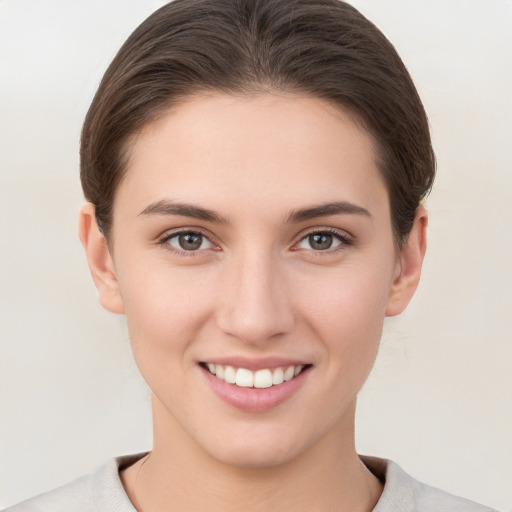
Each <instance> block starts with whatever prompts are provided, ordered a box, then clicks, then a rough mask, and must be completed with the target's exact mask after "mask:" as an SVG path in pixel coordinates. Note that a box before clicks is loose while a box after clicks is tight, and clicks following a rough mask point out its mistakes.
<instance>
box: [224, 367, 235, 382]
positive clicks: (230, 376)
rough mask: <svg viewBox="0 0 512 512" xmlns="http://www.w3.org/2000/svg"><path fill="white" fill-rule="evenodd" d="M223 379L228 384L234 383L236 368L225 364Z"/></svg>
mask: <svg viewBox="0 0 512 512" xmlns="http://www.w3.org/2000/svg"><path fill="white" fill-rule="evenodd" d="M224 380H225V381H226V382H228V383H229V384H235V382H236V370H235V369H234V368H233V367H232V366H226V369H225V370H224Z"/></svg>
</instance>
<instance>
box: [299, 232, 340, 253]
mask: <svg viewBox="0 0 512 512" xmlns="http://www.w3.org/2000/svg"><path fill="white" fill-rule="evenodd" d="M342 243H343V239H342V236H341V235H335V234H333V233H328V232H317V233H310V234H309V235H307V236H305V237H304V238H303V239H302V240H301V241H300V242H299V243H298V244H297V247H298V248H299V249H313V250H314V251H327V250H328V249H333V248H334V247H338V246H339V245H341V244H342Z"/></svg>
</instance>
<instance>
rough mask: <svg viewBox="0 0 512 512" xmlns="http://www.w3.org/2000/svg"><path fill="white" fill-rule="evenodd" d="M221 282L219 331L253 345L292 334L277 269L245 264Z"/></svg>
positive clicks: (286, 298)
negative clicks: (222, 285)
mask: <svg viewBox="0 0 512 512" xmlns="http://www.w3.org/2000/svg"><path fill="white" fill-rule="evenodd" d="M240 267H241V268H239V269H238V271H236V272H234V273H233V275H230V276H229V277H227V278H226V279H225V280H224V284H225V286H224V287H223V290H222V292H223V296H222V298H221V301H220V307H219V308H218V315H217V323H218V326H219V328H220V329H221V330H222V331H223V332H225V333H226V334H229V335H231V336H235V337H236V338H238V339H239V340H241V341H243V342H244V343H246V344H250V345H256V344H261V343H264V342H265V341H267V340H271V339H275V338H276V337H278V336H279V335H284V334H286V333H288V332H290V331H291V329H292V328H293V325H294V323H295V318H294V314H293V308H292V305H291V301H290V297H289V295H288V291H287V286H286V280H285V279H284V278H283V276H282V275H281V273H280V272H279V270H278V268H276V267H277V266H276V265H275V264H274V265H272V264H270V263H263V262H262V261H261V260H260V261H258V262H254V261H252V262H250V261H246V262H245V263H244V264H243V265H241V266H240Z"/></svg>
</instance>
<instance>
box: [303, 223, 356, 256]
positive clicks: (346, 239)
mask: <svg viewBox="0 0 512 512" xmlns="http://www.w3.org/2000/svg"><path fill="white" fill-rule="evenodd" d="M312 235H331V236H332V237H333V238H335V239H337V240H338V241H339V242H340V243H339V244H338V245H337V246H335V247H330V248H328V249H324V250H320V249H318V250H315V249H305V250H310V251H311V252H312V253H313V254H314V255H315V256H318V257H321V256H323V255H328V254H333V253H336V252H338V251H342V250H344V249H346V247H347V246H349V245H353V243H354V241H353V239H352V237H351V236H349V235H347V234H345V233H342V232H340V231H338V230H336V229H333V228H321V229H312V230H311V231H309V232H308V233H306V234H305V235H303V236H302V237H301V239H300V240H299V241H298V242H297V243H296V244H294V248H295V247H296V246H297V245H298V244H300V243H301V242H303V241H304V240H306V239H307V238H309V237H310V236H312ZM293 250H295V251H300V250H301V249H298V248H297V249H293Z"/></svg>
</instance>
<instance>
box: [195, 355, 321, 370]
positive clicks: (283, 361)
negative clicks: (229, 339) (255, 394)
mask: <svg viewBox="0 0 512 512" xmlns="http://www.w3.org/2000/svg"><path fill="white" fill-rule="evenodd" d="M201 362H202V363H205V364H208V363H210V364H220V365H222V366H233V367H234V368H245V369H247V370H251V371H257V370H264V369H267V368H268V369H273V368H279V367H289V366H301V365H302V366H305V365H309V364H311V363H309V362H308V361H302V360H300V359H291V358H289V357H280V356H266V357H260V358H254V357H244V356H226V357H212V358H211V359H204V360H202V361H201Z"/></svg>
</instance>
